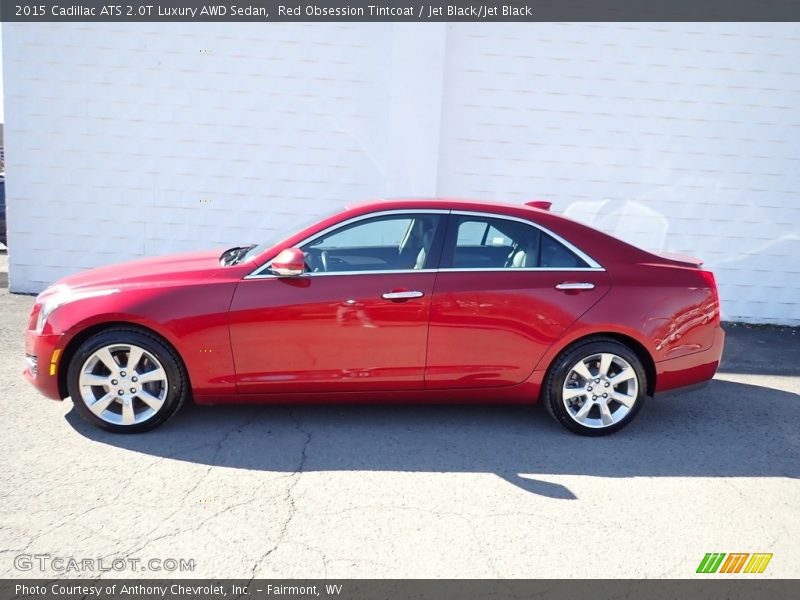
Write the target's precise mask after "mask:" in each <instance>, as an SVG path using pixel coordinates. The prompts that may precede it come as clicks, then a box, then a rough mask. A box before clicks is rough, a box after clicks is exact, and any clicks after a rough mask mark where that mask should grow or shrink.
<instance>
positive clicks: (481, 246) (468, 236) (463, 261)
mask: <svg viewBox="0 0 800 600" xmlns="http://www.w3.org/2000/svg"><path fill="white" fill-rule="evenodd" d="M453 230H455V231H454V233H453ZM448 238H449V239H448V241H447V255H448V256H450V257H451V259H450V260H449V261H446V262H445V264H446V265H449V266H443V267H442V268H444V269H447V268H450V269H492V270H494V269H520V268H527V269H531V268H550V269H575V268H585V267H588V266H589V265H587V264H586V262H585V261H584V260H583V259H581V258H580V257H579V256H577V255H576V254H575V253H574V252H572V251H571V250H570V249H569V248H567V247H566V246H565V245H564V244H562V243H561V242H559V241H557V240H556V239H555V238H553V237H552V236H550V235H548V234H546V233H544V232H542V231H541V230H540V229H539V228H538V227H534V226H533V225H528V224H526V223H523V222H521V221H516V220H510V219H502V218H496V217H479V216H467V215H454V216H453V225H452V226H451V233H450V234H448Z"/></svg>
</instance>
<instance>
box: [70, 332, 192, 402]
mask: <svg viewBox="0 0 800 600" xmlns="http://www.w3.org/2000/svg"><path fill="white" fill-rule="evenodd" d="M116 328H125V329H132V330H135V331H141V332H143V333H145V334H147V335H150V336H153V337H155V338H157V339H158V340H159V341H160V342H161V343H162V344H164V345H166V346H168V347H169V348H170V349H171V350H172V351H173V352H174V354H175V356H177V358H178V363H179V365H180V368H181V369H182V370H183V376H184V377H185V378H186V383H187V384H188V386H189V390H191V389H192V383H191V380H190V378H189V370H188V369H187V368H186V363H185V362H184V360H183V356H182V355H181V353H180V352H179V351H178V349H177V348H176V347H175V344H173V343H172V342H171V341H170V340H169V339H168V338H167V337H166V336H164V335H163V334H162V333H160V332H159V331H157V330H155V329H153V328H152V327H147V326H146V325H142V324H141V323H133V322H130V321H104V322H102V323H95V324H93V325H88V326H87V327H84V328H83V329H81V330H79V331H78V332H77V333H75V334H74V335H73V336H72V337H71V338H70V340H69V341H68V342H67V344H66V346H64V350H62V352H61V357H60V359H59V368H58V393H59V395H60V396H61V397H62V398H66V397H67V396H69V391H68V390H67V373H68V371H69V363H70V361H72V357H73V356H74V355H75V352H76V351H77V350H78V348H80V345H81V344H82V343H83V342H85V341H86V340H88V339H89V338H90V337H92V336H93V335H96V334H98V333H102V332H103V331H106V330H108V329H116Z"/></svg>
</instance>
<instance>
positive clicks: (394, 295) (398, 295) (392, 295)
mask: <svg viewBox="0 0 800 600" xmlns="http://www.w3.org/2000/svg"><path fill="white" fill-rule="evenodd" d="M424 295H425V294H424V293H422V292H418V291H416V290H409V291H407V292H386V293H385V294H381V298H383V299H384V300H408V299H409V298H422V297H423V296H424Z"/></svg>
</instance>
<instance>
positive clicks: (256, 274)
mask: <svg viewBox="0 0 800 600" xmlns="http://www.w3.org/2000/svg"><path fill="white" fill-rule="evenodd" d="M404 214H439V215H448V214H450V215H459V216H468V217H483V218H489V219H505V220H507V221H517V222H519V223H523V224H525V225H530V226H531V227H535V228H537V229H538V230H539V231H542V232H543V233H546V234H547V235H549V236H550V237H552V238H553V239H554V240H556V241H558V242H560V243H561V244H563V245H564V246H566V247H567V248H568V249H569V250H570V251H572V252H574V253H575V254H576V255H577V256H578V257H579V258H581V259H582V260H583V261H585V262H586V264H588V265H589V266H588V267H571V268H569V267H517V268H509V267H465V268H446V267H445V268H439V269H386V270H376V271H332V272H330V273H303V274H302V275H298V276H297V277H330V276H332V275H388V274H398V273H434V272H447V273H471V272H476V273H480V272H485V273H489V272H499V273H509V272H510V273H520V272H522V273H524V272H536V271H541V272H551V271H563V272H565V273H573V272H587V271H588V272H598V271H605V268H603V266H602V265H601V264H600V263H598V262H597V261H596V260H594V259H593V258H592V257H591V256H589V255H588V254H586V253H585V252H584V251H583V250H581V249H580V248H577V247H576V246H575V245H574V244H572V243H570V242H568V241H567V240H565V239H564V238H563V237H561V236H560V235H558V234H557V233H555V232H553V231H551V230H549V229H548V228H547V227H544V226H542V225H539V224H538V223H534V222H533V221H530V220H528V219H523V218H520V217H514V216H511V215H503V214H498V213H494V212H478V211H471V210H447V209H439V208H420V209H393V210H384V211H379V212H374V213H368V214H365V215H359V216H357V217H352V218H350V219H347V220H345V221H341V222H339V223H336V224H335V225H331V226H330V227H327V228H325V229H323V230H322V231H320V232H318V233H315V234H314V235H312V236H310V237H307V238H305V239H304V240H301V241H300V242H299V243H298V244H297V245H296V246H295V248H299V247H301V246H305V245H306V244H310V243H311V242H313V241H314V240H316V239H317V238H320V237H324V236H325V235H327V234H328V233H330V232H331V231H334V230H336V229H338V228H340V227H343V226H345V225H350V224H351V223H357V222H358V221H364V220H367V219H372V218H374V217H382V216H386V215H404ZM273 260H274V259H273ZM270 265H272V260H269V261H267V262H266V263H264V264H263V265H261V266H260V267H258V268H257V269H255V270H254V271H253V272H252V273H249V274H248V275H246V276H245V277H244V279H280V278H282V277H280V276H279V275H275V274H273V273H270V272H266V273H265V272H263V271H268V270H269V267H270Z"/></svg>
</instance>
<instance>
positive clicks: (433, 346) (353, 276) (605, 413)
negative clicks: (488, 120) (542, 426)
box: [25, 200, 724, 435]
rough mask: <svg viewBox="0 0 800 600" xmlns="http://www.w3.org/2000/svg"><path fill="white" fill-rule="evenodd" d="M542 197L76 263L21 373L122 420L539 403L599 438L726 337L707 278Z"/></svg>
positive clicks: (388, 208) (144, 424)
mask: <svg viewBox="0 0 800 600" xmlns="http://www.w3.org/2000/svg"><path fill="white" fill-rule="evenodd" d="M548 207H549V203H548V202H543V201H534V202H531V203H529V204H528V205H524V206H517V205H502V204H492V203H487V202H478V201H466V200H386V201H378V202H371V203H368V204H362V205H358V206H354V207H350V208H347V209H346V210H344V211H342V212H340V213H339V214H336V215H334V216H331V217H328V218H325V219H323V220H321V221H319V222H317V223H316V224H314V225H311V226H310V227H306V228H303V229H302V230H301V231H297V232H287V233H288V235H278V236H275V239H274V240H271V241H267V242H265V243H262V244H260V245H257V246H244V247H237V248H232V249H230V250H226V251H225V252H223V253H222V255H220V253H219V251H214V252H203V253H196V254H184V255H178V256H171V257H165V258H151V259H147V260H140V261H135V262H130V263H125V264H120V265H114V266H110V267H103V268H99V269H94V270H90V271H86V272H83V273H80V274H77V275H73V276H71V277H67V278H65V279H63V280H61V281H60V282H58V283H56V284H55V285H53V286H52V287H50V288H48V289H47V290H45V291H44V292H42V293H41V294H40V295H39V297H38V298H37V301H36V304H35V306H34V308H33V311H32V313H31V317H30V323H29V324H28V330H27V332H26V353H27V361H28V367H27V369H26V371H25V374H26V376H27V377H28V378H29V379H30V381H31V382H32V383H33V384H34V385H35V386H36V387H37V388H38V389H39V390H40V391H41V392H42V393H43V394H45V395H46V396H49V397H50V398H55V399H61V398H66V397H67V396H69V397H71V398H72V401H73V403H74V405H75V408H76V409H77V411H78V412H79V413H80V414H81V415H82V416H83V417H84V418H85V419H87V420H88V421H89V422H91V423H93V424H95V425H98V426H100V427H103V428H105V429H109V430H112V431H119V432H136V431H144V430H147V429H151V428H153V427H155V426H157V425H159V424H161V423H163V422H165V421H166V420H167V419H169V418H170V417H171V416H172V415H174V414H175V413H176V412H177V411H178V409H179V408H180V407H181V405H182V404H183V403H184V402H185V401H187V400H188V399H192V400H193V401H194V402H196V403H198V404H222V403H243V402H244V403H254V402H282V403H289V402H353V401H360V402H376V403H377V402H396V401H427V402H495V403H511V402H515V403H524V402H529V403H533V402H536V401H537V400H541V402H543V403H544V405H545V407H546V408H547V410H548V412H549V413H550V414H551V415H552V416H553V417H554V418H555V419H556V420H557V421H558V422H559V423H561V424H562V425H564V426H565V427H566V428H567V429H570V430H571V431H574V432H576V433H581V434H585V435H602V434H606V433H611V432H613V431H616V430H618V429H620V428H622V427H624V426H625V425H627V424H628V423H629V422H630V421H631V420H632V419H633V418H634V416H635V415H636V413H637V412H639V410H640V409H641V408H642V404H643V403H644V401H645V398H646V397H648V396H653V395H658V394H660V393H663V392H667V391H673V390H677V389H680V388H689V387H692V386H698V385H700V384H703V383H705V382H707V381H708V380H709V379H711V377H713V375H714V373H715V371H716V369H717V365H718V364H719V360H720V356H721V354H722V345H723V338H724V334H723V331H722V329H721V328H720V313H719V299H718V296H717V289H716V284H715V281H714V276H713V275H712V274H711V272H709V271H705V270H703V269H702V268H701V266H700V265H701V263H700V261H697V260H695V259H692V258H689V257H684V256H666V255H661V254H653V253H650V252H646V251H644V250H640V249H639V248H636V247H633V246H630V245H628V244H626V243H624V242H621V241H619V240H617V239H615V238H613V237H610V236H608V235H606V234H604V233H602V232H599V231H597V230H594V229H591V228H589V227H586V226H584V225H581V224H579V223H576V222H574V221H571V220H569V219H566V218H563V217H560V216H557V215H554V214H552V213H550V212H549V211H548V210H547V209H548ZM279 238H280V239H279Z"/></svg>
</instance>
